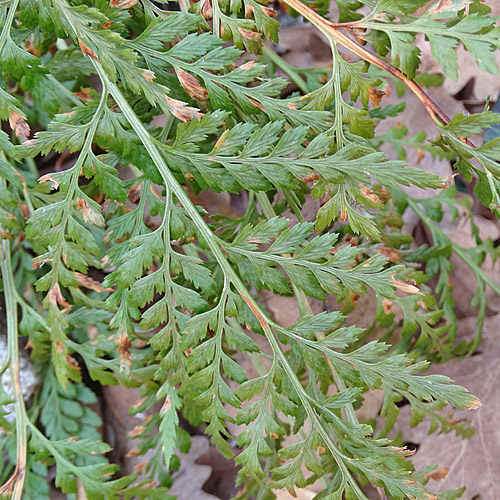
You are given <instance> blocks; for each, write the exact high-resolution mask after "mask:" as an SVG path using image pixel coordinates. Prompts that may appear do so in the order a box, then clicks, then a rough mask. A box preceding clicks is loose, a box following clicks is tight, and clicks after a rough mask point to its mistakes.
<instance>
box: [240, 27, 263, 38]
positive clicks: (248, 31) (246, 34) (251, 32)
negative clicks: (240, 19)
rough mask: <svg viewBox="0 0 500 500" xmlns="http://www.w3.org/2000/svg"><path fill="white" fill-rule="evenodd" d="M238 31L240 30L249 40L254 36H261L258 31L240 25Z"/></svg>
mask: <svg viewBox="0 0 500 500" xmlns="http://www.w3.org/2000/svg"><path fill="white" fill-rule="evenodd" d="M238 31H239V32H240V34H241V36H242V37H244V38H246V39H247V40H253V39H254V38H259V37H260V36H261V34H260V33H259V32H257V31H250V30H246V29H243V28H240V27H238Z"/></svg>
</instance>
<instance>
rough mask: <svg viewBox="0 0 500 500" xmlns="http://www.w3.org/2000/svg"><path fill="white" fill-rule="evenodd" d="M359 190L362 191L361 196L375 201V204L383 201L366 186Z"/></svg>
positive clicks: (361, 186) (360, 186) (360, 187)
mask: <svg viewBox="0 0 500 500" xmlns="http://www.w3.org/2000/svg"><path fill="white" fill-rule="evenodd" d="M359 189H360V191H361V194H362V195H363V196H364V197H365V198H366V199H368V200H370V201H373V203H379V202H380V201H381V200H380V198H379V197H378V196H377V195H376V194H375V193H374V192H373V190H372V189H370V188H369V187H367V186H365V185H364V184H360V185H359Z"/></svg>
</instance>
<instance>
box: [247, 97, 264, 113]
mask: <svg viewBox="0 0 500 500" xmlns="http://www.w3.org/2000/svg"><path fill="white" fill-rule="evenodd" d="M250 102H251V103H252V104H253V105H254V106H255V107H256V108H259V109H260V110H261V111H264V113H265V112H266V108H265V107H264V105H262V104H261V103H260V102H258V101H256V100H255V99H250Z"/></svg>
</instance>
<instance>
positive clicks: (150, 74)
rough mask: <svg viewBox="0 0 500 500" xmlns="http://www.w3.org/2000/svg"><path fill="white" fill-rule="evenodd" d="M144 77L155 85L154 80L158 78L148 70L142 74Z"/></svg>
mask: <svg viewBox="0 0 500 500" xmlns="http://www.w3.org/2000/svg"><path fill="white" fill-rule="evenodd" d="M142 76H143V77H144V78H145V79H146V80H147V81H148V82H149V83H153V80H154V79H155V78H156V77H155V74H154V73H153V72H152V71H149V70H146V71H143V72H142Z"/></svg>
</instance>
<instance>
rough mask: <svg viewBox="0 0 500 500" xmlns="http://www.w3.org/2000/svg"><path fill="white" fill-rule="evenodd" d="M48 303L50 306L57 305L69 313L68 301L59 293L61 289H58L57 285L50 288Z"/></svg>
mask: <svg viewBox="0 0 500 500" xmlns="http://www.w3.org/2000/svg"><path fill="white" fill-rule="evenodd" d="M48 297H49V301H50V302H51V303H52V304H59V305H60V306H62V307H63V308H64V310H67V311H69V310H70V309H71V305H70V304H69V303H68V301H67V300H66V299H65V298H64V296H63V294H62V293H61V288H60V287H59V283H55V284H54V285H52V288H51V289H50V290H49V293H48Z"/></svg>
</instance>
